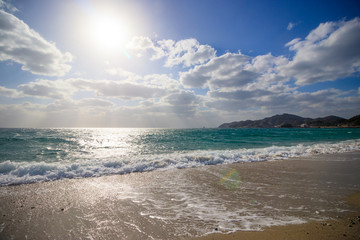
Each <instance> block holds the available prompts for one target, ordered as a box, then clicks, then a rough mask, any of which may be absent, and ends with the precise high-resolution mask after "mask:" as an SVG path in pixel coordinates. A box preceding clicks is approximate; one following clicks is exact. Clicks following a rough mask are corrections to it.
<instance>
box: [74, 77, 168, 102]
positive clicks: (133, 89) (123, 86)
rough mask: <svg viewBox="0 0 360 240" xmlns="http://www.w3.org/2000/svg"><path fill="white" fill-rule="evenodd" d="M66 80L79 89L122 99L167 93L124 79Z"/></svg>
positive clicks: (155, 87)
mask: <svg viewBox="0 0 360 240" xmlns="http://www.w3.org/2000/svg"><path fill="white" fill-rule="evenodd" d="M68 82H69V83H70V84H71V85H72V86H73V87H75V88H77V89H79V90H88V91H93V92H95V93H96V95H97V96H101V97H114V98H120V99H124V100H135V99H147V98H157V97H162V96H164V95H166V93H167V90H166V89H164V88H162V87H158V86H153V85H146V84H139V83H133V82H126V81H121V82H118V81H112V80H88V79H70V80H68Z"/></svg>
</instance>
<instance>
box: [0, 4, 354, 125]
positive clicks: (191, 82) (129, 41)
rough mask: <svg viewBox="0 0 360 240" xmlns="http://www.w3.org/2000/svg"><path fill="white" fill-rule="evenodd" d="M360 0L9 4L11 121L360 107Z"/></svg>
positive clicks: (5, 99) (5, 45)
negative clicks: (359, 0) (358, 0)
mask: <svg viewBox="0 0 360 240" xmlns="http://www.w3.org/2000/svg"><path fill="white" fill-rule="evenodd" d="M359 12H360V4H358V2H357V1H265V0H263V1H245V0H244V1H241V0H238V1H213V0H196V1H194V0H193V1H187V0H185V1H168V0H167V1H166V0H158V1H145V0H144V1H140V0H139V1H115V0H113V1H112V0H106V1H100V0H67V1H55V0H46V1H45V0H32V1H20V0H19V1H15V0H13V1H5V0H0V73H1V74H0V127H202V126H207V127H216V126H218V125H220V124H221V123H223V122H231V121H237V120H246V119H259V118H263V117H267V116H271V115H274V114H281V113H285V112H286V113H292V114H297V115H301V116H304V117H322V116H327V115H338V116H341V117H345V118H349V117H352V116H354V115H357V114H359V113H360V111H359V110H360V96H359V95H360V79H359V71H360V19H359V17H360V16H359V14H358V13H359Z"/></svg>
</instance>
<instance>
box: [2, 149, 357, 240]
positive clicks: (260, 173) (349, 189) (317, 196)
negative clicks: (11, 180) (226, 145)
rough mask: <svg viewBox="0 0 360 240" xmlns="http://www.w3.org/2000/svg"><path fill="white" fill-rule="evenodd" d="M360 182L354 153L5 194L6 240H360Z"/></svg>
mask: <svg viewBox="0 0 360 240" xmlns="http://www.w3.org/2000/svg"><path fill="white" fill-rule="evenodd" d="M359 173H360V153H358V152H355V153H346V154H336V155H318V156H316V157H309V158H301V159H291V160H284V161H271V162H259V163H246V164H232V165H218V166H206V167H201V168H192V169H180V170H179V169H175V170H167V171H155V172H148V173H134V174H127V175H114V176H105V177H98V178H86V179H67V180H60V181H53V182H43V183H35V184H26V185H19V186H6V187H1V188H0V239H191V238H193V237H196V236H203V235H207V236H205V237H204V238H199V239H359V236H360V235H359V226H360V222H359V219H358V216H360V213H359V208H358V207H359V193H357V192H360V174H359ZM355 193H357V194H355ZM351 194H355V195H351ZM350 195H351V197H349V198H348V202H346V201H345V200H344V199H345V197H346V196H350ZM349 203H351V204H353V205H350V204H349ZM299 222H307V223H305V224H293V225H286V226H272V225H277V224H286V223H299ZM271 226H272V227H271ZM232 230H237V232H235V233H232V234H227V233H228V232H229V231H232ZM239 230H242V231H239ZM244 230H247V231H244ZM249 230H250V231H249ZM251 230H252V231H251ZM254 230H258V231H254Z"/></svg>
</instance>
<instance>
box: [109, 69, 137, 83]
mask: <svg viewBox="0 0 360 240" xmlns="http://www.w3.org/2000/svg"><path fill="white" fill-rule="evenodd" d="M106 73H108V74H109V75H111V76H117V77H120V78H121V79H132V80H136V79H139V78H140V76H139V75H137V74H135V73H133V72H129V71H126V70H125V69H123V68H120V67H118V68H109V69H106Z"/></svg>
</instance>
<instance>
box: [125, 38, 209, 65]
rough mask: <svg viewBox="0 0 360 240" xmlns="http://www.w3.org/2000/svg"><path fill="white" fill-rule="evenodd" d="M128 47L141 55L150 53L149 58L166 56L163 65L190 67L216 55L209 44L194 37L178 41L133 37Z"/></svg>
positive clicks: (154, 58) (156, 58) (155, 58)
mask: <svg viewBox="0 0 360 240" xmlns="http://www.w3.org/2000/svg"><path fill="white" fill-rule="evenodd" d="M127 48H128V49H130V50H133V51H135V52H137V53H138V56H143V55H144V54H145V53H150V54H151V57H150V59H151V60H158V59H160V58H166V60H165V64H164V66H165V67H173V66H176V65H181V64H182V65H183V66H185V67H190V66H193V65H197V64H202V63H205V62H207V61H208V60H210V59H212V58H214V57H215V55H216V51H215V49H214V48H212V47H211V46H209V45H200V43H199V42H198V41H197V40H196V39H193V38H191V39H184V40H180V41H178V42H175V41H174V40H171V39H167V40H160V41H158V42H157V43H154V42H153V41H152V40H151V39H150V38H148V37H134V38H133V39H132V40H131V41H130V43H129V44H128V46H127Z"/></svg>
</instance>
